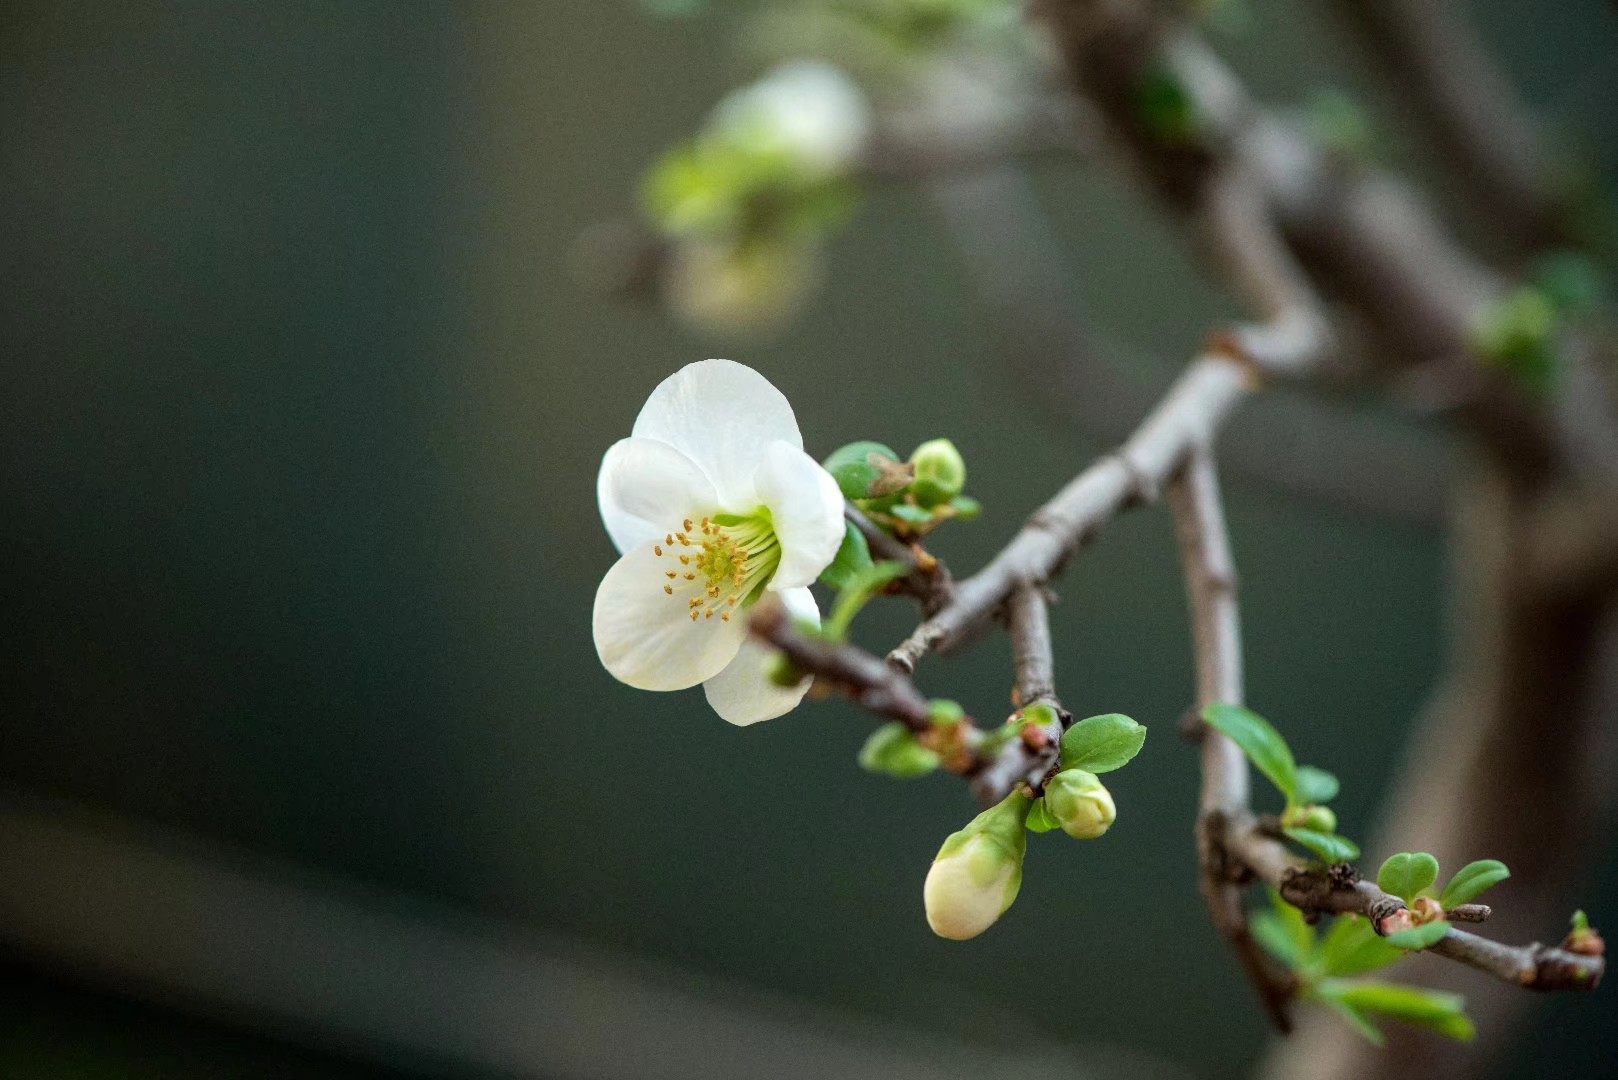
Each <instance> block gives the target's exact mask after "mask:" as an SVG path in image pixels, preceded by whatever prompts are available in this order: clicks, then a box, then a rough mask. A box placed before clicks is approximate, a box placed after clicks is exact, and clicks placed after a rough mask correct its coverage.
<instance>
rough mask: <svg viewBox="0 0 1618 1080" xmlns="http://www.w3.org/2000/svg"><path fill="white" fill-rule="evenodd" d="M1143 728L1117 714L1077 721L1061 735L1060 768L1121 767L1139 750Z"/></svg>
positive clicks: (1092, 769) (1096, 769)
mask: <svg viewBox="0 0 1618 1080" xmlns="http://www.w3.org/2000/svg"><path fill="white" fill-rule="evenodd" d="M1145 742H1146V729H1145V728H1144V727H1142V726H1141V725H1140V724H1137V723H1135V721H1133V720H1131V719H1130V718H1129V717H1127V716H1124V715H1123V714H1121V713H1106V714H1103V715H1101V716H1092V717H1090V718H1089V719H1086V720H1080V721H1079V722H1078V723H1076V724H1074V725H1073V726H1072V727H1070V728H1068V729H1067V731H1066V733H1064V734H1063V736H1062V768H1064V769H1083V770H1084V771H1085V772H1092V773H1104V772H1111V771H1112V770H1114V769H1120V768H1123V766H1125V765H1127V764H1129V762H1130V760H1131V759H1132V758H1133V757H1134V756H1135V755H1136V754H1138V753H1140V748H1141V746H1142V745H1143V744H1144V743H1145Z"/></svg>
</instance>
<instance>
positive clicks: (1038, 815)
mask: <svg viewBox="0 0 1618 1080" xmlns="http://www.w3.org/2000/svg"><path fill="white" fill-rule="evenodd" d="M1027 824H1028V831H1029V832H1050V831H1051V830H1052V829H1059V828H1061V827H1062V824H1061V822H1059V821H1057V820H1056V819H1055V818H1053V817H1051V813H1050V811H1049V810H1046V809H1045V800H1044V799H1035V800H1034V805H1033V806H1032V807H1031V808H1030V809H1029V811H1028V822H1027Z"/></svg>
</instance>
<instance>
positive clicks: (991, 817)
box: [922, 791, 1033, 941]
mask: <svg viewBox="0 0 1618 1080" xmlns="http://www.w3.org/2000/svg"><path fill="white" fill-rule="evenodd" d="M1032 805H1033V801H1032V800H1031V799H1029V798H1028V796H1027V795H1026V794H1024V793H1023V792H1021V791H1014V792H1012V793H1011V794H1010V795H1008V796H1006V798H1005V800H1004V801H1002V802H1001V803H1000V804H999V805H997V806H993V807H990V808H989V809H988V810H985V811H984V812H983V813H981V814H979V815H978V816H977V817H975V818H973V819H972V820H971V822H969V823H968V824H967V826H966V828H964V829H962V830H961V831H960V832H958V833H954V834H952V835H951V836H950V838H949V839H948V840H945V841H944V846H943V847H941V848H939V849H938V855H937V857H936V858H935V859H934V860H933V866H932V869H931V870H929V871H927V884H926V885H925V886H923V888H922V899H923V901H924V902H925V904H926V907H927V925H928V926H930V927H932V928H933V933H935V934H937V935H938V936H939V937H942V938H949V939H950V940H952V941H965V940H966V939H967V938H973V937H977V936H978V935H979V934H981V933H983V931H985V930H987V929H988V928H989V927H991V926H993V925H994V922H995V920H996V919H998V918H1000V916H1001V914H1002V913H1003V912H1004V911H1005V910H1006V909H1007V908H1009V907H1010V906H1011V902H1012V901H1013V900H1015V899H1016V898H1017V890H1018V889H1020V888H1022V858H1023V852H1024V851H1026V850H1027V848H1028V836H1027V831H1026V828H1025V823H1026V822H1027V820H1028V810H1029V808H1030V807H1031V806H1032Z"/></svg>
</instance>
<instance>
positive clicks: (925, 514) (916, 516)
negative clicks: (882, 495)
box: [888, 502, 933, 525]
mask: <svg viewBox="0 0 1618 1080" xmlns="http://www.w3.org/2000/svg"><path fill="white" fill-rule="evenodd" d="M888 513H890V514H892V515H893V516H894V517H896V518H898V519H899V520H900V521H908V522H909V523H910V524H912V525H926V524H927V523H929V522H931V521H932V520H933V512H932V511H931V510H923V509H922V508H921V507H919V506H911V505H910V504H909V503H904V502H902V503H894V504H893V506H892V507H890V508H889V510H888Z"/></svg>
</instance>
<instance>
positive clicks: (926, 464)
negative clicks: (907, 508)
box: [910, 439, 966, 507]
mask: <svg viewBox="0 0 1618 1080" xmlns="http://www.w3.org/2000/svg"><path fill="white" fill-rule="evenodd" d="M910 464H911V465H912V466H914V467H915V470H916V478H915V479H914V480H912V481H911V482H910V493H911V494H912V495H914V496H915V497H916V502H918V503H920V504H921V505H922V506H928V507H931V506H939V505H941V504H943V503H947V502H949V501H950V500H951V499H953V498H955V496H957V495H959V494H960V493H961V489H962V488H964V487H965V486H966V461H965V459H963V458H962V457H961V452H960V451H959V450H957V449H955V444H954V443H952V442H950V441H949V440H948V439H934V440H932V441H931V442H924V443H922V444H921V445H920V446H918V447H916V450H915V452H914V453H912V454H911V455H910Z"/></svg>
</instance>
